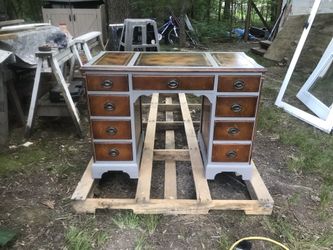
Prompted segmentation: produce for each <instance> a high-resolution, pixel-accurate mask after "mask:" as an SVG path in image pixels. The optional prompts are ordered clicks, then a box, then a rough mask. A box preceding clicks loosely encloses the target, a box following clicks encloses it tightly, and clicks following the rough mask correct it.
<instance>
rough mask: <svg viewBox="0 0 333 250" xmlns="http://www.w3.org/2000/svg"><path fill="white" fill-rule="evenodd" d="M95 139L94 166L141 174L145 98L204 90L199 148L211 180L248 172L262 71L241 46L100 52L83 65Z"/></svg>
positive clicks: (96, 172) (96, 173)
mask: <svg viewBox="0 0 333 250" xmlns="http://www.w3.org/2000/svg"><path fill="white" fill-rule="evenodd" d="M82 71H83V72H84V73H85V75H86V86H87V96H88V104H89V112H90V123H91V136H92V145H93V158H94V162H93V165H92V172H93V177H94V178H101V176H102V174H103V173H105V172H107V171H123V172H126V173H128V174H129V176H130V177H131V178H137V177H138V172H139V167H138V166H139V163H140V160H141V152H142V147H143V139H144V138H143V132H142V117H141V96H142V95H151V94H152V93H155V92H158V93H180V92H182V93H191V94H194V95H197V96H202V97H203V98H202V115H201V125H200V130H199V133H198V141H199V145H200V151H201V155H202V159H203V163H204V165H205V175H206V178H207V179H214V177H215V175H216V174H217V173H220V172H236V173H238V174H241V175H242V178H243V179H244V180H248V179H250V178H251V175H252V170H253V167H254V166H253V163H252V162H251V152H252V142H253V136H254V130H255V123H256V113H257V109H258V103H259V96H260V88H261V83H262V79H263V73H264V72H265V69H264V68H263V67H262V66H260V65H258V64H257V63H256V62H255V61H254V60H253V59H251V58H250V57H248V56H246V55H245V54H244V53H243V52H224V53H222V52H216V53H209V52H177V53H174V52H172V53H170V52H153V53H152V52H150V53H149V52H103V53H101V54H100V55H98V56H97V57H96V58H94V59H93V60H92V61H91V62H90V63H88V64H86V65H84V66H83V67H82Z"/></svg>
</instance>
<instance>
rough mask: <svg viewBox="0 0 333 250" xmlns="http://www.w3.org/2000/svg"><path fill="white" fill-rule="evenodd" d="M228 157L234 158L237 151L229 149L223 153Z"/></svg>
mask: <svg viewBox="0 0 333 250" xmlns="http://www.w3.org/2000/svg"><path fill="white" fill-rule="evenodd" d="M225 155H226V156H227V157H228V158H229V159H235V158H236V157H237V152H236V151H235V150H230V151H228V152H227V153H226V154H225Z"/></svg>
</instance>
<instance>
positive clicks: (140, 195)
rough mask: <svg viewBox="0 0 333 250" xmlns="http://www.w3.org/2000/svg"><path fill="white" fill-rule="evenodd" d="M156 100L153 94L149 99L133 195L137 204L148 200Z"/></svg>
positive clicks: (156, 97)
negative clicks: (137, 175) (135, 187)
mask: <svg viewBox="0 0 333 250" xmlns="http://www.w3.org/2000/svg"><path fill="white" fill-rule="evenodd" d="M158 98H159V95H158V94H153V96H152V98H151V108H150V111H149V116H148V124H147V129H146V137H145V141H144V145H143V151H142V159H141V164H140V172H139V179H138V186H137V189H136V195H135V198H136V200H137V202H139V203H142V202H148V201H149V199H150V186H151V175H152V168H153V155H154V142H155V131H156V119H157V109H158Z"/></svg>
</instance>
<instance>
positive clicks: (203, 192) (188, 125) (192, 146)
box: [178, 94, 212, 202]
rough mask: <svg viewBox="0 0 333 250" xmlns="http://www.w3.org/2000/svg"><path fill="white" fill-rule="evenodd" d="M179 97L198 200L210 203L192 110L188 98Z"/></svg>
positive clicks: (180, 95) (181, 95) (183, 95)
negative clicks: (188, 104)
mask: <svg viewBox="0 0 333 250" xmlns="http://www.w3.org/2000/svg"><path fill="white" fill-rule="evenodd" d="M178 96H179V102H180V107H181V111H182V115H183V120H184V127H185V133H186V139H187V144H188V148H189V150H190V158H191V163H192V164H191V165H192V173H193V179H194V184H195V190H196V195H197V200H198V201H200V202H210V201H211V200H212V198H211V195H210V191H209V187H208V182H207V180H206V178H205V175H204V166H203V163H202V159H201V154H200V149H199V144H198V140H197V137H196V134H195V130H194V127H193V123H192V118H191V115H190V110H189V108H188V106H187V100H186V96H185V94H178Z"/></svg>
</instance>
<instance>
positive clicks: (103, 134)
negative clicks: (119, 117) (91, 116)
mask: <svg viewBox="0 0 333 250" xmlns="http://www.w3.org/2000/svg"><path fill="white" fill-rule="evenodd" d="M91 127H92V132H93V138H95V139H131V122H130V121H92V122H91Z"/></svg>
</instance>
